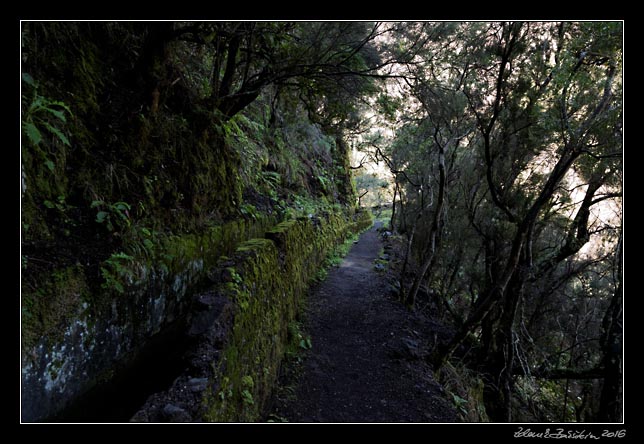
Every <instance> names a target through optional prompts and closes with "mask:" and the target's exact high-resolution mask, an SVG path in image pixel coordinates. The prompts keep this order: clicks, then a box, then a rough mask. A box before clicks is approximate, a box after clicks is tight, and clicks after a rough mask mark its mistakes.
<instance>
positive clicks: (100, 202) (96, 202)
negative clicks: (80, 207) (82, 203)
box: [89, 200, 105, 208]
mask: <svg viewBox="0 0 644 444" xmlns="http://www.w3.org/2000/svg"><path fill="white" fill-rule="evenodd" d="M104 203H105V202H103V201H102V200H93V201H92V203H91V205H90V206H89V207H90V208H96V207H98V206H99V205H103V204H104Z"/></svg>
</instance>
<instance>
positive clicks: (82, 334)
mask: <svg viewBox="0 0 644 444" xmlns="http://www.w3.org/2000/svg"><path fill="white" fill-rule="evenodd" d="M274 224H275V219H274V218H271V217H262V218H258V220H256V221H249V220H238V221H232V222H229V223H227V224H224V225H221V226H216V227H212V228H211V229H209V230H207V231H206V232H205V233H203V234H201V235H196V234H187V235H184V236H172V237H168V238H166V239H164V240H163V241H162V242H161V246H160V247H159V249H160V251H159V253H158V255H157V256H158V257H157V258H156V259H163V260H154V258H150V257H147V256H145V255H141V256H140V257H133V258H132V260H131V261H127V262H124V263H123V264H121V269H120V270H119V275H118V276H115V278H116V279H121V280H122V285H123V291H122V293H121V292H118V291H116V290H115V289H114V288H113V287H105V288H101V289H98V290H95V291H91V289H90V286H89V284H88V278H87V277H86V276H85V274H84V269H83V267H81V266H79V265H75V266H70V267H65V268H61V269H55V270H54V271H52V272H51V274H50V276H49V279H47V280H46V281H45V282H46V283H45V285H43V286H41V287H39V288H37V289H35V290H33V291H29V290H28V289H25V290H26V291H24V292H23V295H22V296H23V316H22V318H23V333H24V334H23V336H22V341H23V347H22V415H23V416H22V418H23V420H24V421H33V420H39V419H43V418H46V417H47V416H49V415H52V414H54V413H56V412H58V411H60V410H61V409H63V408H64V407H65V406H66V405H67V404H68V403H69V402H70V401H72V400H74V399H75V398H76V397H78V396H79V395H81V394H83V393H84V392H86V391H87V390H89V389H90V388H92V387H93V386H95V385H96V384H99V383H101V382H103V381H105V380H107V379H109V378H110V377H112V375H113V374H114V372H117V371H118V370H119V368H121V367H122V366H124V365H125V364H126V363H127V362H128V361H129V360H130V359H132V358H133V357H134V356H135V355H136V353H137V352H138V350H140V349H141V348H142V347H143V346H145V344H146V341H147V339H148V338H150V337H151V336H153V335H154V334H155V333H157V332H159V331H160V330H161V329H162V328H164V327H165V326H166V325H168V324H170V323H171V322H173V321H174V320H175V319H177V318H178V317H180V316H182V315H183V314H184V313H185V311H186V309H187V307H188V306H189V304H190V297H189V296H190V295H191V294H192V293H193V292H194V291H195V289H198V288H200V287H203V285H206V284H207V283H208V282H210V280H209V272H210V270H212V269H213V267H214V266H215V265H216V263H217V260H218V259H219V257H220V256H222V255H229V254H231V253H232V252H234V251H235V248H236V247H237V245H238V244H239V243H240V242H243V241H246V240H248V239H250V238H254V237H258V236H262V235H263V233H264V232H265V231H266V230H267V229H269V228H270V227H271V226H273V225H274Z"/></svg>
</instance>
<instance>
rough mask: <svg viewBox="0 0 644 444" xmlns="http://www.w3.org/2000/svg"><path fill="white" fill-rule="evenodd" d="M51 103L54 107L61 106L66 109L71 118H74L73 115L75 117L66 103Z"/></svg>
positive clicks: (55, 101) (54, 101)
mask: <svg viewBox="0 0 644 444" xmlns="http://www.w3.org/2000/svg"><path fill="white" fill-rule="evenodd" d="M50 103H51V104H52V105H57V106H60V107H62V108H64V109H65V111H67V112H68V113H69V115H70V116H73V115H74V114H73V113H72V110H71V109H69V106H67V105H66V104H65V102H61V101H59V100H52V101H51V102H50Z"/></svg>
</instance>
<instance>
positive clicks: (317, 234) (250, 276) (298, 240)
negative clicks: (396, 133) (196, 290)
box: [204, 213, 371, 422]
mask: <svg viewBox="0 0 644 444" xmlns="http://www.w3.org/2000/svg"><path fill="white" fill-rule="evenodd" d="M370 225H371V217H370V215H369V214H368V213H358V214H357V215H355V216H354V217H349V216H347V215H343V214H339V213H325V214H321V215H319V216H317V217H304V218H299V219H297V220H291V221H288V222H283V223H281V224H279V225H277V226H276V227H275V228H274V229H272V230H270V231H269V232H267V233H266V238H265V239H253V240H250V241H248V242H246V243H244V244H242V245H241V246H240V247H239V248H238V249H237V251H236V252H235V254H234V255H233V256H232V258H230V259H229V260H228V261H227V263H226V264H227V265H228V266H227V267H226V268H225V273H223V275H224V276H226V281H227V282H222V283H221V284H220V285H219V286H218V288H217V289H216V291H217V292H219V293H221V294H223V295H225V296H226V297H228V298H229V299H230V300H231V301H234V306H235V314H234V320H233V323H232V329H231V333H230V335H229V338H228V340H227V342H226V344H225V346H224V349H223V351H222V353H221V355H220V356H221V359H220V361H219V362H218V363H217V365H216V371H215V373H214V376H213V379H214V380H213V381H212V383H213V384H212V385H213V387H214V388H213V390H212V391H210V392H206V394H205V398H204V403H205V405H206V412H205V415H204V419H205V420H207V421H232V422H237V421H254V420H257V419H258V417H259V416H260V414H261V413H262V410H263V408H264V407H265V405H266V402H267V400H268V399H269V397H270V394H271V389H272V387H273V384H274V382H275V380H276V378H277V375H278V370H279V365H280V362H281V358H282V356H283V354H284V349H285V346H286V343H287V335H288V331H287V330H288V325H289V324H290V322H291V321H292V320H293V319H294V318H295V316H296V313H297V311H298V308H299V305H300V303H301V301H302V297H303V294H304V292H305V290H306V288H307V286H308V284H309V282H310V281H311V279H312V278H313V276H314V275H315V273H316V271H317V270H318V269H319V267H320V266H321V264H322V262H323V260H324V258H325V257H326V255H327V254H328V253H329V251H330V250H331V249H332V248H334V247H335V246H336V245H337V244H338V243H341V242H342V241H344V239H345V238H346V236H347V235H348V234H349V233H350V232H355V231H358V230H362V229H364V228H367V227H368V226H370ZM231 261H232V263H233V264H234V265H232V266H231V265H230V264H231Z"/></svg>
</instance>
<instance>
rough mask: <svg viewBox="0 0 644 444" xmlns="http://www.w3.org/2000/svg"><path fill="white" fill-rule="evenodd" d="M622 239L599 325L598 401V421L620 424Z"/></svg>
mask: <svg viewBox="0 0 644 444" xmlns="http://www.w3.org/2000/svg"><path fill="white" fill-rule="evenodd" d="M622 242H623V241H622V240H621V239H620V242H619V247H618V249H617V270H616V273H617V280H618V282H617V287H616V288H615V293H614V294H613V298H612V299H611V303H610V306H609V307H608V310H606V315H605V316H604V320H603V322H602V324H603V325H602V328H603V330H604V334H603V337H602V341H601V346H602V349H603V352H604V358H603V365H604V385H603V387H602V393H601V398H600V402H599V415H598V421H599V422H621V421H622V395H623V393H622V365H623V358H622V326H623V324H622V316H623V306H622V288H623V287H622V285H623V282H622V248H623V244H622Z"/></svg>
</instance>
